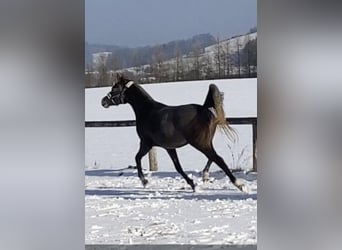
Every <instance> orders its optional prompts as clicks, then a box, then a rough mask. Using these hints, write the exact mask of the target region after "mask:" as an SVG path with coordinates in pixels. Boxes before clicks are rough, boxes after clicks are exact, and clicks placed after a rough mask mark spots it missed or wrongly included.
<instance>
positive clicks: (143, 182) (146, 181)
mask: <svg viewBox="0 0 342 250" xmlns="http://www.w3.org/2000/svg"><path fill="white" fill-rule="evenodd" d="M141 183H142V184H143V186H144V188H145V187H146V185H147V183H148V180H146V179H144V180H142V181H141Z"/></svg>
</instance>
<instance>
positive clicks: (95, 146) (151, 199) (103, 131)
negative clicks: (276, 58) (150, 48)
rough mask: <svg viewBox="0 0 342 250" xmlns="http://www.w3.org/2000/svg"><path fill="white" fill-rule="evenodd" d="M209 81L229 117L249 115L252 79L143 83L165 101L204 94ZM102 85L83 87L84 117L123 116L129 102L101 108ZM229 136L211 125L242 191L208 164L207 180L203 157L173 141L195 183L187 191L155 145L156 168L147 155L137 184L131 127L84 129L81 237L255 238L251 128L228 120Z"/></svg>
mask: <svg viewBox="0 0 342 250" xmlns="http://www.w3.org/2000/svg"><path fill="white" fill-rule="evenodd" d="M210 83H215V84H217V86H218V87H219V89H220V90H221V91H224V92H225V102H224V104H225V110H226V114H227V116H229V117H243V116H252V117H253V116H254V117H256V113H257V110H256V85H257V81H256V79H234V80H215V81H193V82H184V83H163V84H149V85H143V87H144V88H145V89H146V90H147V92H149V93H150V94H151V95H152V96H153V97H154V98H155V99H156V100H158V101H161V102H164V103H166V104H170V105H178V104H186V103H199V104H202V103H203V102H204V99H205V96H206V94H207V91H208V86H209V84H210ZM108 91H109V88H97V89H87V90H86V91H85V100H86V103H85V104H86V110H85V115H86V120H87V121H89V120H126V119H128V120H130V119H132V120H133V119H134V113H133V112H132V109H131V107H130V106H129V105H121V106H119V107H110V108H109V109H104V108H102V106H101V105H100V100H101V98H102V97H103V96H104V95H106V94H107V92H108ZM234 128H236V129H237V130H238V133H239V141H238V143H237V144H232V143H229V142H228V141H227V139H226V137H225V136H223V134H221V133H220V132H217V133H216V135H215V138H214V146H215V148H216V150H217V152H218V153H219V154H220V155H221V156H222V157H223V159H224V160H225V161H226V163H227V164H228V165H229V167H230V168H231V169H236V168H241V169H243V170H244V171H243V172H234V175H235V176H236V177H239V178H241V179H243V180H244V182H245V184H246V186H247V187H248V189H249V190H250V192H249V193H248V194H247V193H243V192H241V191H239V190H238V189H237V188H236V187H235V186H234V185H233V184H232V183H230V181H229V179H228V178H227V177H226V176H225V174H224V173H223V172H222V171H221V170H220V169H219V168H218V167H217V166H216V165H215V164H213V165H212V167H211V169H210V182H209V183H203V182H202V177H201V171H202V170H203V168H204V166H205V163H206V158H205V157H204V156H203V155H202V154H201V153H199V152H198V151H196V150H195V149H193V148H192V147H190V146H185V147H183V148H180V149H178V150H177V151H178V155H179V159H180V162H181V164H182V166H183V169H184V170H185V171H186V173H187V174H188V175H189V176H190V177H191V178H193V179H194V181H195V183H197V184H198V189H197V191H196V192H193V191H192V189H191V188H190V186H188V185H187V184H186V182H185V180H184V179H183V178H182V177H181V176H180V175H179V174H178V173H177V172H176V171H175V169H174V166H173V164H172V162H171V160H170V158H169V156H168V155H167V154H166V152H165V151H164V150H163V149H160V148H157V160H158V167H159V170H158V171H157V172H149V171H148V170H147V168H148V157H144V158H143V160H142V165H143V168H144V173H145V174H147V179H148V180H149V183H148V185H147V186H146V188H143V186H142V184H141V182H140V179H139V178H138V177H137V173H136V170H134V169H127V167H128V166H129V165H135V162H134V157H135V154H136V152H137V150H138V146H139V139H138V136H137V134H136V131H135V127H120V128H87V129H86V130H85V155H86V158H85V185H86V188H85V189H86V190H85V216H86V225H85V226H86V229H85V237H86V244H256V242H257V236H256V232H257V229H256V227H257V214H256V213H257V175H256V173H250V172H247V171H248V170H250V169H251V168H252V157H251V152H252V147H251V145H252V131H251V126H249V125H238V126H235V125H234Z"/></svg>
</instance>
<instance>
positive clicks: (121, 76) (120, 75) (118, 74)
mask: <svg viewBox="0 0 342 250" xmlns="http://www.w3.org/2000/svg"><path fill="white" fill-rule="evenodd" d="M122 78H123V75H122V74H120V73H116V79H117V81H118V82H120V80H122Z"/></svg>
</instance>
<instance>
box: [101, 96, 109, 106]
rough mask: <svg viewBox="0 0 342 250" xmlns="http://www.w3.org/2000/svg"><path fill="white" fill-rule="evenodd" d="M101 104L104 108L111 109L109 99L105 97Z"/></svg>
mask: <svg viewBox="0 0 342 250" xmlns="http://www.w3.org/2000/svg"><path fill="white" fill-rule="evenodd" d="M101 104H102V106H103V107H104V108H109V106H110V105H109V99H108V97H106V96H105V97H103V98H102V100H101Z"/></svg>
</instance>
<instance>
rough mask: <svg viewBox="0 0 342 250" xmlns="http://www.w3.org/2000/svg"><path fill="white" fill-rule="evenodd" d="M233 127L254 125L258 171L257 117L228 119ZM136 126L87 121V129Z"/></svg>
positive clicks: (129, 121) (254, 158)
mask: <svg viewBox="0 0 342 250" xmlns="http://www.w3.org/2000/svg"><path fill="white" fill-rule="evenodd" d="M226 119H227V121H228V123H229V124H232V125H245V124H246V125H248V124H250V125H252V129H253V170H254V171H257V156H256V141H257V122H258V119H257V118H256V117H233V118H226ZM133 126H136V121H135V120H121V121H86V122H85V127H86V128H105V127H133Z"/></svg>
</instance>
